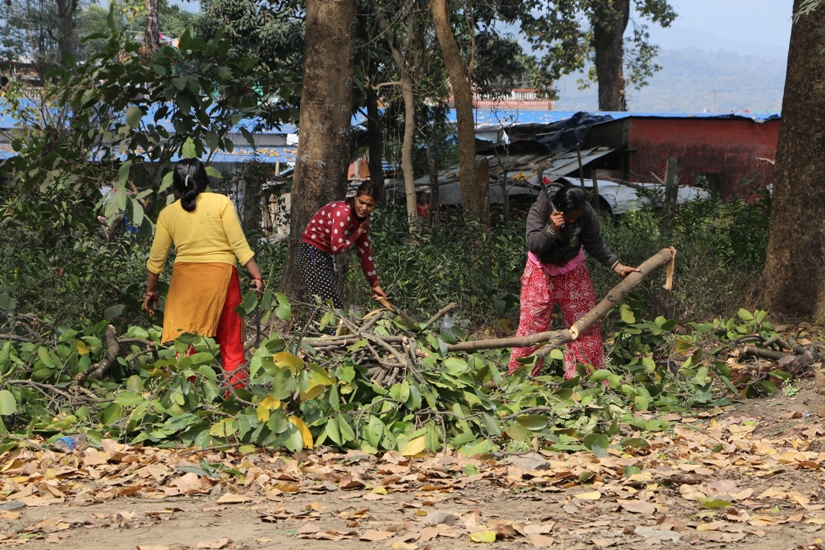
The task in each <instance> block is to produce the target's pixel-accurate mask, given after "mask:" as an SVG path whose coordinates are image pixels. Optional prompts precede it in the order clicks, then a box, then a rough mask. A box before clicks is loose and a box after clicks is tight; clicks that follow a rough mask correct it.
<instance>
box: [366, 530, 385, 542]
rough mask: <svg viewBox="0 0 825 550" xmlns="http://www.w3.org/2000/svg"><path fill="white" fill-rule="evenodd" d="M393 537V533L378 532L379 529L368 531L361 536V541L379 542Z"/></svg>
mask: <svg viewBox="0 0 825 550" xmlns="http://www.w3.org/2000/svg"><path fill="white" fill-rule="evenodd" d="M392 535H393V533H392V531H378V530H377V529H367V530H366V531H364V534H363V535H361V540H366V541H370V542H376V541H379V540H386V539H388V538H390V537H391V536H392Z"/></svg>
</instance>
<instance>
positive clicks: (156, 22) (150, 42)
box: [141, 0, 160, 63]
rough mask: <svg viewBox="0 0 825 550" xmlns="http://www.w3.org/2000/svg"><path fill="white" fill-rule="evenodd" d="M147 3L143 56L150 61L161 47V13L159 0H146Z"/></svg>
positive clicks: (145, 60)
mask: <svg viewBox="0 0 825 550" xmlns="http://www.w3.org/2000/svg"><path fill="white" fill-rule="evenodd" d="M144 1H145V4H146V27H145V30H144V33H143V49H142V50H141V57H142V58H143V61H144V62H146V63H148V62H149V61H151V60H152V58H153V57H155V54H156V53H158V50H159V49H160V42H159V40H160V14H159V12H158V0H144Z"/></svg>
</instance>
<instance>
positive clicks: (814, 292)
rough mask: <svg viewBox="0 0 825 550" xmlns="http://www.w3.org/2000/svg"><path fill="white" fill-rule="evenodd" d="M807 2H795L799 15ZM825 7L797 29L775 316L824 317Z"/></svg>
mask: <svg viewBox="0 0 825 550" xmlns="http://www.w3.org/2000/svg"><path fill="white" fill-rule="evenodd" d="M800 3H801V0H794V7H793V11H794V13H796V12H797V11H798V10H799V5H800ZM789 15H790V14H789ZM822 27H825V6H823V7H820V8H818V9H817V10H816V11H814V12H813V13H812V14H811V15H808V16H804V17H802V18H801V19H800V20H799V21H798V22H797V23H795V24H794V25H793V28H792V29H791V43H790V49H789V51H788V71H787V77H786V80H785V97H784V99H783V102H782V125H781V126H780V130H779V146H778V148H777V151H776V167H775V168H774V186H773V207H772V212H771V228H770V237H769V240H768V256H767V261H766V264H765V282H766V297H767V300H768V304H769V305H770V308H771V311H773V312H775V313H783V314H786V315H789V316H792V317H796V318H800V317H807V318H812V319H813V318H822V317H823V316H825V271H823V270H822V266H823V264H825V221H823V220H822V216H821V214H822V212H825V186H823V185H822V174H823V173H825V56H823V55H822V53H821V52H822V50H823V48H825V39H823V37H822V35H821V34H819V33H818V32H817V31H818V30H819V29H820V28H822Z"/></svg>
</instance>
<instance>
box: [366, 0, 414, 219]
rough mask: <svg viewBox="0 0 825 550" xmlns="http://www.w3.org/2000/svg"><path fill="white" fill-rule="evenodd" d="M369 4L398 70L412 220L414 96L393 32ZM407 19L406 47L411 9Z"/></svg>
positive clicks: (403, 160)
mask: <svg viewBox="0 0 825 550" xmlns="http://www.w3.org/2000/svg"><path fill="white" fill-rule="evenodd" d="M371 5H372V9H373V12H374V13H375V19H376V22H377V23H378V28H379V29H380V30H381V34H383V35H384V37H385V38H386V40H387V45H388V46H389V48H390V53H391V54H392V58H393V60H394V61H395V65H396V66H397V67H398V72H399V73H400V77H399V80H400V82H401V98H402V99H403V101H404V140H403V142H402V144H401V171H402V172H403V173H404V195H405V197H406V204H407V219H408V220H409V222H410V223H412V222H413V220H415V218H416V217H418V209H417V208H416V199H415V173H414V172H413V143H414V141H415V97H414V95H413V81H412V76H411V75H410V71H409V67H407V60H406V59H405V57H404V54H402V53H401V51H400V50H399V49H398V47H397V46H396V43H395V31H394V30H393V29H390V27H389V25H388V24H387V20H386V18H385V17H384V12H383V11H382V10H381V8H380V7H379V6H378V4H377V3H376V2H375V1H373V2H371ZM407 19H408V20H407V45H408V46H409V42H410V40H411V39H412V37H413V36H414V34H415V29H414V24H415V13H414V12H412V11H411V12H410V15H409V17H408V18H407Z"/></svg>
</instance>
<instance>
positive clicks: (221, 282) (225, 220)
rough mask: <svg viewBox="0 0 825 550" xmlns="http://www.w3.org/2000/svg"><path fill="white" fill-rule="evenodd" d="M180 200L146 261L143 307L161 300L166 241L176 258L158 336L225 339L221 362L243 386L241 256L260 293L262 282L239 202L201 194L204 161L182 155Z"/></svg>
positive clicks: (163, 218) (175, 180) (205, 180)
mask: <svg viewBox="0 0 825 550" xmlns="http://www.w3.org/2000/svg"><path fill="white" fill-rule="evenodd" d="M172 184H173V185H174V189H175V195H176V196H177V197H179V199H178V200H176V201H175V202H173V203H172V204H171V205H169V206H167V207H166V208H164V209H163V211H162V212H161V213H160V217H159V218H158V224H157V227H156V229H155V240H154V241H153V242H152V250H151V251H150V252H149V260H148V261H147V262H146V267H147V268H148V270H149V274H148V281H147V288H146V298H145V300H144V302H143V307H144V309H145V310H146V311H147V312H149V314H150V315H152V314H154V309H153V304H154V305H155V306H156V305H157V304H158V303H159V300H160V298H159V296H158V292H157V290H156V288H157V283H158V279H159V277H160V273H161V271H163V264H164V263H165V262H166V257H167V256H168V254H169V246H170V245H172V244H174V245H175V251H176V257H175V266H174V268H173V269H172V282H171V283H170V285H169V294H168V296H167V297H166V310H165V311H164V315H163V335H162V336H161V341H163V342H168V341H170V340H174V339H175V338H177V337H178V336H180V335H181V334H183V333H185V332H191V333H195V334H200V335H201V336H214V337H215V340H217V342H218V344H219V345H220V350H221V363H222V365H223V371H224V373H225V376H226V379H227V383H228V384H229V385H231V386H232V387H234V388H243V387H246V381H247V379H248V377H249V374H248V372H247V371H246V369H243V368H241V366H242V365H244V364H245V363H246V359H245V357H244V345H243V320H242V319H241V317H240V316H239V315H238V314H237V313H236V312H235V308H236V307H238V305H240V303H241V300H242V299H243V296H242V294H241V286H240V281H239V280H238V270H237V269H236V268H235V265H236V260H237V262H238V263H240V264H241V265H243V266H244V267H246V270H247V271H248V272H249V274H250V275H251V276H252V284H253V286H254V288H255V289H256V290H258V291H260V290H261V288H262V285H263V282H262V280H261V272H260V271H259V270H258V264H257V263H256V262H255V259H254V258H253V256H254V255H255V253H254V252H252V250H251V249H250V248H249V244H248V243H247V242H246V237H244V234H243V229H242V228H241V223H240V221H239V220H238V215H237V213H236V212H235V205H234V204H232V201H231V200H230V199H229V197H227V196H225V195H221V194H218V193H204V192H203V191H204V190H205V189H206V186H207V185H208V184H209V177H208V176H207V174H206V168H205V167H204V166H203V163H202V162H201V161H199V160H197V159H185V160H182V161H180V162H178V164H177V165H176V166H175V171H174V174H173V177H172Z"/></svg>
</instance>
